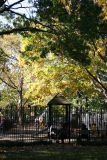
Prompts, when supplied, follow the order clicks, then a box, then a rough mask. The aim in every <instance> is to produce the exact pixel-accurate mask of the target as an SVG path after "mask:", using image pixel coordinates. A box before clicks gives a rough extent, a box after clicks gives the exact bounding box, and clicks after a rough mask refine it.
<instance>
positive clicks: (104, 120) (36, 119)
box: [0, 94, 107, 143]
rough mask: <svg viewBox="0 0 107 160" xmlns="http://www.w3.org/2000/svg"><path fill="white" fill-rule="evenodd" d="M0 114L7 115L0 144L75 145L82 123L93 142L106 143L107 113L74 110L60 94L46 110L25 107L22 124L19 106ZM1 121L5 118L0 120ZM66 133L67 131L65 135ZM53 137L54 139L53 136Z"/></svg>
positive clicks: (0, 127) (0, 135)
mask: <svg viewBox="0 0 107 160" xmlns="http://www.w3.org/2000/svg"><path fill="white" fill-rule="evenodd" d="M0 112H1V115H2V114H5V115H6V116H7V120H6V121H5V123H4V126H3V125H1V126H0V141H2V140H9V141H23V142H35V141H41V140H42V141H52V142H54V143H56V142H59V143H60V142H62V141H63V142H64V143H72V142H76V141H77V140H78V137H80V135H81V133H82V132H81V130H82V125H83V124H84V125H85V126H86V128H87V130H88V137H89V140H90V141H93V140H100V141H102V140H107V111H105V110H103V109H101V110H97V111H95V110H94V111H85V108H79V107H78V108H74V107H73V106H72V104H71V102H69V101H68V100H67V99H66V98H65V97H64V96H63V95H61V94H57V95H56V96H55V97H54V98H53V99H52V100H51V101H50V102H49V103H48V106H47V107H46V108H42V107H38V106H35V105H29V106H28V107H27V108H25V110H24V115H23V123H22V124H21V125H20V124H19V121H18V109H17V108H16V107H13V108H11V107H10V108H6V110H1V111H0ZM2 121H3V117H1V122H2ZM6 122H7V124H6ZM0 124H1V123H0ZM6 125H7V126H8V127H6ZM63 130H66V132H65V133H64V132H63ZM52 134H54V135H55V136H51V135H52ZM62 135H63V136H62ZM62 139H63V140H62Z"/></svg>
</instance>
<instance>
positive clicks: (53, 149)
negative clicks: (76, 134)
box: [0, 144, 107, 160]
mask: <svg viewBox="0 0 107 160" xmlns="http://www.w3.org/2000/svg"><path fill="white" fill-rule="evenodd" d="M13 159H14V160H107V146H103V147H100V146H98V147H92V146H90V147H88V146H84V147H83V146H82V147H81V146H78V147H75V146H71V145H68V144H65V145H62V144H55V145H53V144H52V145H35V146H26V147H10V148H8V147H0V160H13Z"/></svg>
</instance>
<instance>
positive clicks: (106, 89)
mask: <svg viewBox="0 0 107 160" xmlns="http://www.w3.org/2000/svg"><path fill="white" fill-rule="evenodd" d="M85 69H86V68H85ZM86 71H87V72H88V74H89V75H90V76H91V77H92V78H93V79H94V80H95V81H96V82H97V83H98V84H99V85H100V86H101V87H102V88H103V89H104V90H105V91H106V92H107V88H106V87H105V86H104V85H103V84H102V83H101V82H100V81H99V80H98V79H97V78H96V77H95V76H93V75H92V74H91V72H90V71H89V70H88V69H86Z"/></svg>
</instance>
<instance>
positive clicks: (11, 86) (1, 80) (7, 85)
mask: <svg viewBox="0 0 107 160" xmlns="http://www.w3.org/2000/svg"><path fill="white" fill-rule="evenodd" d="M0 80H1V81H2V82H3V83H5V84H6V85H7V86H9V87H10V88H13V89H17V88H16V87H14V86H12V85H11V84H9V83H8V82H6V81H5V80H3V79H2V78H1V77H0Z"/></svg>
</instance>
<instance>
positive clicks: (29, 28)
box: [0, 27, 54, 35]
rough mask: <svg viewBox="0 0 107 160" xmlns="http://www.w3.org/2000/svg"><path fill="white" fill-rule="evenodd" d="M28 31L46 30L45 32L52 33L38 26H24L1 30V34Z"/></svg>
mask: <svg viewBox="0 0 107 160" xmlns="http://www.w3.org/2000/svg"><path fill="white" fill-rule="evenodd" d="M26 31H30V32H44V33H52V34H54V33H53V32H51V31H46V30H42V29H37V28H33V27H22V28H14V29H11V30H8V31H1V32H0V35H7V34H11V33H19V32H26Z"/></svg>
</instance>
